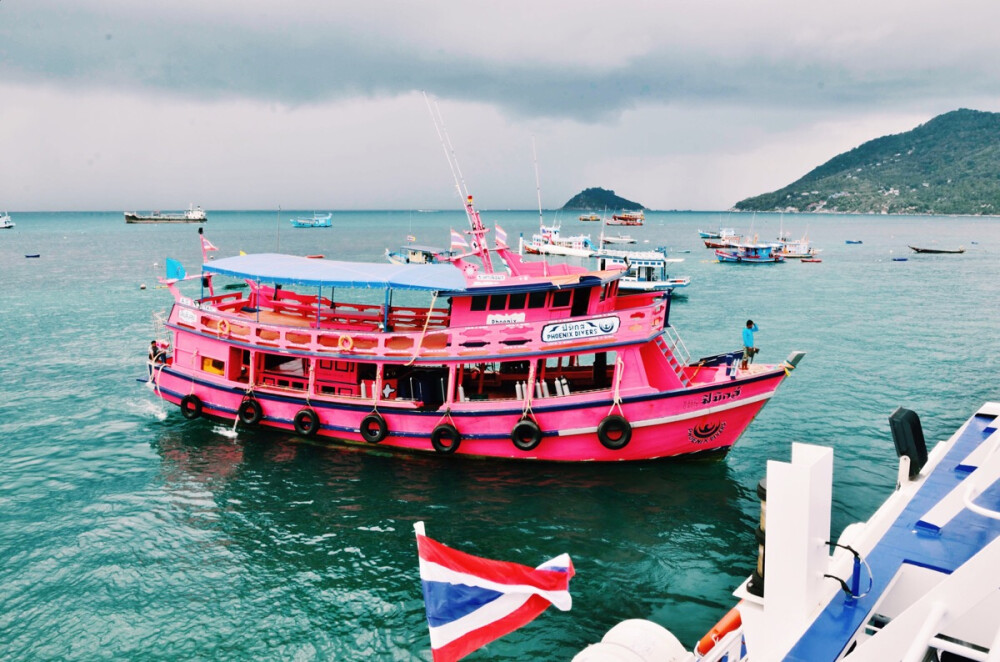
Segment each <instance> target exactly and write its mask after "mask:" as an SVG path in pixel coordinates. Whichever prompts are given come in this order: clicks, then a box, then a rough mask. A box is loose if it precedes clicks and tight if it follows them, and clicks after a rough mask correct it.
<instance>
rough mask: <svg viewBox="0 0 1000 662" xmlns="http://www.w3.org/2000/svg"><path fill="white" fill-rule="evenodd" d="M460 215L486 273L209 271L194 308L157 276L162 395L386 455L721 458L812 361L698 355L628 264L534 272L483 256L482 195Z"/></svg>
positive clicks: (256, 263)
mask: <svg viewBox="0 0 1000 662" xmlns="http://www.w3.org/2000/svg"><path fill="white" fill-rule="evenodd" d="M466 211H467V213H469V215H470V218H473V219H474V221H473V228H474V230H473V232H472V234H473V235H474V238H475V245H476V246H477V247H483V248H479V250H478V258H479V263H476V262H474V261H472V259H471V258H469V257H460V258H457V259H455V260H453V261H452V262H450V263H448V264H431V265H426V264H425V265H386V264H384V263H380V264H366V263H356V262H337V261H332V260H317V259H308V258H303V257H298V256H291V255H277V254H265V255H241V256H235V257H227V258H222V259H217V260H213V261H211V262H208V261H206V262H205V263H204V264H203V266H202V273H201V275H200V277H199V276H195V277H193V278H192V279H188V280H194V279H197V280H198V282H199V283H200V285H201V288H202V291H201V292H200V294H199V295H198V296H196V297H188V296H185V295H184V294H183V293H182V291H181V286H182V285H184V283H183V282H182V281H181V280H178V279H177V278H173V279H164V281H163V282H164V283H165V284H166V285H167V287H168V288H169V290H170V291H171V293H172V294H173V296H174V305H173V308H172V310H171V312H170V314H169V317H168V319H167V320H166V323H165V331H166V333H165V337H162V338H160V339H159V340H158V343H157V347H158V348H159V352H158V355H157V357H155V359H154V360H152V361H151V362H150V366H151V372H152V377H151V382H152V384H153V387H154V389H155V392H156V393H157V394H158V395H159V396H160V397H162V398H164V399H165V400H167V401H169V402H171V403H174V404H178V405H180V407H181V410H182V413H183V414H184V415H185V416H186V417H188V418H197V417H198V416H200V415H207V416H210V417H213V418H218V419H223V420H229V421H233V420H237V419H238V420H239V421H240V422H241V423H242V424H243V425H246V426H264V427H270V428H277V429H281V430H289V431H294V432H295V433H297V434H299V435H303V436H306V437H314V436H320V437H327V438H332V439H337V440H341V441H344V442H347V443H354V444H364V445H374V444H378V445H379V446H380V447H382V448H394V449H400V450H407V451H424V452H432V453H439V454H459V455H470V456H485V457H499V458H515V459H533V460H555V461H622V460H649V459H655V458H663V457H671V456H676V455H684V454H691V453H709V452H713V453H725V452H726V451H728V449H729V448H730V447H731V446H732V445H733V443H735V441H736V440H737V438H739V436H740V435H741V434H742V432H743V430H744V429H745V428H746V427H747V425H749V424H750V422H751V421H752V420H753V418H754V417H755V416H756V415H757V413H758V412H759V411H760V409H761V408H762V407H763V406H764V404H765V403H766V402H767V401H768V400H769V399H770V398H771V396H772V395H773V394H774V392H775V390H776V389H777V387H778V385H779V384H780V383H781V382H782V380H784V379H785V377H786V376H787V375H788V374H789V372H790V370H791V369H792V368H794V367H795V365H796V364H797V363H798V361H799V359H800V358H801V357H802V353H800V352H794V353H792V355H790V356H789V358H788V359H787V360H786V361H785V362H783V363H781V364H776V365H761V364H757V365H752V366H750V367H749V368H748V369H740V368H738V361H737V360H736V357H737V356H738V355H739V353H740V350H738V351H733V352H726V353H723V354H719V355H715V356H710V357H705V358H702V359H699V360H697V361H691V359H690V356H689V355H688V353H687V350H686V349H685V347H684V344H683V342H682V341H681V339H680V336H679V335H678V334H677V333H676V331H675V330H674V328H673V327H672V326H671V325H670V324H669V312H670V297H669V294H668V293H660V292H651V293H641V294H628V295H626V294H623V293H621V292H620V291H619V288H620V285H621V282H620V281H621V277H622V275H623V272H622V271H621V270H617V269H616V270H598V271H588V270H586V269H584V268H582V267H576V266H572V265H565V264H558V265H550V264H548V263H547V262H544V261H542V262H524V261H522V260H521V258H520V257H519V256H518V255H517V254H516V253H514V252H512V251H511V250H510V249H509V248H508V247H507V246H506V244H504V243H503V242H502V241H500V240H499V237H500V236H502V235H501V232H500V231H499V230H498V232H497V236H498V241H497V242H496V248H495V249H491V250H486V249H485V248H484V247H485V246H486V244H485V240H484V237H485V233H486V232H487V230H486V229H485V228H484V227H483V226H482V223H481V221H480V220H479V216H478V212H476V211H475V210H474V209H472V202H471V198H470V200H469V202H468V203H467V205H466ZM494 254H495V255H494ZM496 257H499V258H500V259H502V260H503V261H504V262H505V263H506V266H507V272H505V273H502V272H496V271H494V270H493V260H494V259H495V258H496ZM224 278H230V279H236V280H240V281H242V282H245V283H246V284H247V285H248V288H247V291H246V292H242V291H235V292H234V291H229V290H226V289H225V287H224V286H221V287H220V285H221V283H219V282H217V281H219V280H220V279H224ZM417 298H422V299H423V301H417V300H416V299H417ZM428 299H429V301H428Z"/></svg>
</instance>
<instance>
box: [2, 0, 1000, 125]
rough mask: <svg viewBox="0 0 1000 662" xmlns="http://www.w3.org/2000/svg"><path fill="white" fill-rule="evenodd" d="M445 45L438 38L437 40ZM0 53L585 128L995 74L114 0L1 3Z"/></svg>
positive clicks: (71, 73) (240, 88) (162, 77)
mask: <svg viewBox="0 0 1000 662" xmlns="http://www.w3.org/2000/svg"><path fill="white" fill-rule="evenodd" d="M249 6H252V5H249ZM404 27H405V26H400V29H402V28H404ZM491 38H492V39H501V38H504V39H516V38H517V36H516V35H499V34H493V35H491V34H489V33H488V32H487V33H484V40H486V39H491ZM446 39H447V35H442V43H443V44H447V40H446ZM0 44H2V45H0V52H2V55H3V58H2V61H0V80H5V81H7V82H17V83H29V84H30V83H42V84H55V85H58V86H70V87H82V88H89V89H95V88H96V89H109V90H116V91H126V92H136V91H139V92H143V93H146V94H160V95H164V96H172V97H173V96H180V97H187V98H196V99H209V100H211V99H218V98H231V97H234V96H235V97H243V98H247V99H253V100H259V101H265V102H277V103H282V104H289V105H297V104H309V103H324V102H329V101H336V100H340V99H348V98H354V97H358V96H362V97H363V96H368V97H381V96H395V95H399V94H405V93H407V92H410V91H413V90H429V91H431V92H433V93H434V94H436V95H438V96H439V97H442V98H445V99H457V100H463V101H473V102H485V103H489V104H493V105H496V106H499V107H501V108H505V109H507V110H508V112H512V113H513V114H516V115H519V116H529V117H550V118H566V119H573V120H578V121H583V122H595V121H604V120H608V119H613V118H615V117H617V116H619V115H620V113H621V112H622V111H624V110H628V109H632V108H635V107H638V106H641V105H644V104H650V103H653V104H664V103H668V104H669V103H683V104H690V105H697V104H701V103H707V104H715V103H729V104H733V103H739V104H743V105H746V106H748V107H753V106H757V105H778V106H782V105H786V104H794V105H796V106H800V107H805V108H810V107H811V108H817V107H823V106H825V105H830V104H834V105H858V104H877V103H902V102H905V101H906V100H907V99H908V98H912V97H923V96H927V95H930V96H935V97H938V98H942V97H947V96H950V95H976V94H983V93H991V92H993V91H995V90H996V89H997V88H998V83H1000V80H998V75H997V72H996V71H995V70H994V69H993V68H990V67H984V66H981V64H980V62H979V61H977V60H976V59H974V58H973V59H972V60H971V61H969V60H955V59H949V58H948V57H947V54H945V57H941V58H939V59H937V60H933V61H930V63H929V64H925V65H924V66H914V67H912V68H910V67H905V66H900V65H899V64H898V63H897V62H894V61H892V59H891V58H888V57H887V55H886V54H885V53H883V52H882V49H883V48H885V47H886V45H885V44H875V45H874V46H870V47H869V48H868V50H867V51H866V52H865V53H861V54H856V53H855V54H851V55H850V56H846V57H841V58H832V57H829V55H828V53H829V51H828V50H826V49H824V48H821V47H819V46H817V48H816V49H815V53H813V54H812V55H810V49H809V48H802V47H800V48H797V49H793V51H791V52H785V53H781V54H776V53H775V52H759V53H755V52H753V51H754V50H755V47H754V46H753V45H752V44H751V45H750V46H748V47H743V48H739V49H732V48H730V49H724V48H723V49H718V50H717V51H716V52H714V53H712V52H709V51H710V49H708V48H705V47H699V46H691V45H690V44H676V45H671V44H669V43H667V44H662V45H661V44H658V43H655V42H654V43H653V44H651V45H650V46H649V47H648V48H646V49H643V50H641V51H638V52H636V53H634V54H632V55H630V56H628V57H625V58H619V60H620V61H613V60H611V58H609V62H612V63H611V64H608V65H604V66H597V67H595V66H593V61H592V60H591V59H586V58H584V59H581V60H580V61H579V62H577V61H575V60H574V59H573V58H572V57H567V58H555V59H539V58H531V57H524V58H518V57H511V56H509V55H506V56H502V57H499V56H496V55H495V54H492V53H491V52H490V50H489V49H488V48H484V51H486V54H483V55H480V54H478V53H476V52H475V51H472V52H469V51H463V50H462V49H461V48H457V49H456V48H444V47H440V48H426V47H424V46H423V45H421V44H419V43H414V42H412V41H408V40H406V39H402V38H400V39H386V38H384V34H373V33H372V32H371V31H370V30H367V29H365V28H364V27H363V26H362V27H359V26H358V25H356V24H354V23H352V22H350V21H349V20H346V21H345V22H342V23H338V22H336V21H333V22H331V21H327V20H317V21H316V23H310V22H309V20H308V16H307V15H306V16H304V18H303V19H302V22H297V23H295V24H294V29H291V28H289V27H288V26H287V25H285V24H281V25H269V24H268V23H267V21H240V22H237V21H233V20H227V17H226V16H225V14H223V15H221V16H219V15H216V16H207V17H206V16H204V15H195V16H192V15H190V14H186V13H184V12H181V13H178V14H176V15H173V14H167V15H164V14H159V15H155V16H149V17H146V16H143V15H139V14H137V13H136V12H135V11H125V10H122V9H121V8H120V7H119V8H118V9H117V10H116V9H115V5H114V3H109V4H108V6H107V9H106V11H102V10H101V3H91V4H89V5H86V4H79V5H76V4H68V3H60V2H51V1H50V2H46V1H45V0H35V2H33V3H28V2H26V0H20V1H19V0H12V1H9V2H6V3H4V4H3V5H0ZM761 50H762V51H763V50H764V48H763V47H762V48H761ZM918 60H919V58H918ZM920 61H923V60H920Z"/></svg>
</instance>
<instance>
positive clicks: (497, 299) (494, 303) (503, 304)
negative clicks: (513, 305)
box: [490, 294, 507, 310]
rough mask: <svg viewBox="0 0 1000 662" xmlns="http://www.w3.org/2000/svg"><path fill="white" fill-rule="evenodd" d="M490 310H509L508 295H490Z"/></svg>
mask: <svg viewBox="0 0 1000 662" xmlns="http://www.w3.org/2000/svg"><path fill="white" fill-rule="evenodd" d="M490 310H507V295H506V294H494V295H493V296H491V297H490Z"/></svg>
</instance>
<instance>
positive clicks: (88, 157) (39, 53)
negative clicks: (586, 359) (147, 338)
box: [0, 0, 1000, 210]
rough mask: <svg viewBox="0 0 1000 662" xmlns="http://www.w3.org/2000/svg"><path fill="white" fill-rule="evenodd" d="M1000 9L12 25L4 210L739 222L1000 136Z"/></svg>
mask: <svg viewBox="0 0 1000 662" xmlns="http://www.w3.org/2000/svg"><path fill="white" fill-rule="evenodd" d="M998 24H1000V2H996V0H974V1H970V0H949V1H948V2H944V1H942V0H933V1H930V0H907V1H906V2H903V1H901V0H864V1H863V2H860V1H855V0H841V1H840V2H836V3H834V2H816V1H812V2H803V1H802V0H757V1H749V2H747V1H744V2H735V1H731V0H700V1H699V2H690V1H688V2H674V1H673V0H658V1H652V0H635V1H633V0H615V1H613V2H603V1H596V0H574V1H573V2H569V1H568V0H559V1H555V0H550V1H545V0H530V1H529V0H504V1H503V2H498V1H494V2H480V1H477V0H464V1H444V0H440V1H439V0H428V1H423V0H409V1H398V0H386V1H380V0H366V1H363V2H343V1H341V0H283V1H273V0H272V1H268V2H264V1H262V0H171V1H170V2H159V3H149V2H140V1H137V0H0V209H3V208H7V209H11V210H66V209H102V210H104V209H106V210H121V209H126V208H128V209H133V208H138V209H154V208H155V209H161V208H162V209H177V208H183V207H186V206H187V205H188V204H189V203H196V204H200V205H202V206H204V207H205V208H207V209H274V208H276V207H277V206H279V205H281V206H282V207H283V208H285V209H293V208H298V209H323V210H325V209H331V210H336V209H386V208H387V209H397V208H398V209H408V208H459V207H458V199H457V194H456V192H455V186H454V184H453V180H452V177H451V174H450V172H449V169H448V166H447V162H446V160H445V156H444V152H443V150H442V147H441V143H440V142H439V140H438V136H437V133H436V131H435V128H434V125H433V124H432V122H431V119H430V115H429V113H428V110H427V107H426V105H425V103H424V99H423V96H422V94H421V92H422V91H426V92H427V93H428V94H430V95H432V96H433V98H435V99H436V100H437V104H438V108H439V109H440V112H441V115H442V117H443V118H444V121H445V125H446V128H447V131H448V134H449V135H450V137H451V142H452V144H453V145H454V148H455V153H456V154H457V156H458V161H459V164H460V166H461V169H462V172H463V173H464V176H465V180H466V183H467V185H468V187H469V188H470V190H471V191H472V192H473V193H474V194H475V195H476V199H477V201H478V203H479V204H480V205H481V206H482V207H484V208H494V209H498V208H516V209H530V208H533V207H534V206H535V205H536V198H535V195H536V193H535V190H536V187H535V171H534V164H533V158H532V141H534V143H535V145H536V151H537V155H538V168H539V173H540V180H541V192H542V202H543V204H544V206H545V207H547V208H553V207H559V206H561V205H562V204H563V203H564V202H565V201H566V200H567V199H568V198H570V197H571V196H572V195H574V194H575V193H577V192H579V191H580V190H581V189H583V188H586V187H589V186H603V187H605V188H610V189H614V190H615V191H616V192H617V193H618V194H619V195H622V196H624V197H627V198H630V199H632V200H636V201H639V202H641V203H643V204H645V205H646V206H647V207H650V208H654V209H702V210H717V209H727V208H729V207H730V206H731V205H732V204H733V203H735V202H736V201H737V200H739V199H741V198H744V197H747V196H750V195H755V194H758V193H763V192H766V191H770V190H774V189H776V188H780V187H782V186H784V185H785V184H788V183H790V182H791V181H793V180H795V179H797V178H798V177H800V176H802V175H803V174H805V173H806V172H808V171H809V170H811V169H812V168H813V167H815V166H816V165H819V164H820V163H822V162H824V161H826V160H828V159H829V158H831V157H833V156H835V155H836V154H838V153H840V152H843V151H845V150H847V149H850V148H852V147H855V146H857V145H859V144H861V143H863V142H865V141H866V140H870V139H872V138H876V137H879V136H881V135H885V134H888V133H899V132H902V131H907V130H909V129H911V128H913V127H915V126H917V125H918V124H921V123H923V122H925V121H927V120H929V119H930V118H932V117H934V116H935V115H938V114H940V113H942V112H947V111H949V110H954V109H956V108H960V107H965V108H975V109H978V110H989V111H1000V47H998V43H1000V40H998V39H997V38H996V34H995V33H996V26H997V25H998Z"/></svg>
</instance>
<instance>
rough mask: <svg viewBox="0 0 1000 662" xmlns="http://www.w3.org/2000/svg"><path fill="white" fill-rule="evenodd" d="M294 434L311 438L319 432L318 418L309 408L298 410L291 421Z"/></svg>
mask: <svg viewBox="0 0 1000 662" xmlns="http://www.w3.org/2000/svg"><path fill="white" fill-rule="evenodd" d="M292 424H293V425H294V426H295V432H296V433H298V434H301V435H302V436H303V437H311V436H313V435H314V434H316V433H317V432H318V431H319V416H318V415H317V414H316V412H315V411H314V410H312V409H310V408H309V407H305V408H303V409H300V410H299V411H298V413H297V414H295V418H294V419H292Z"/></svg>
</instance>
